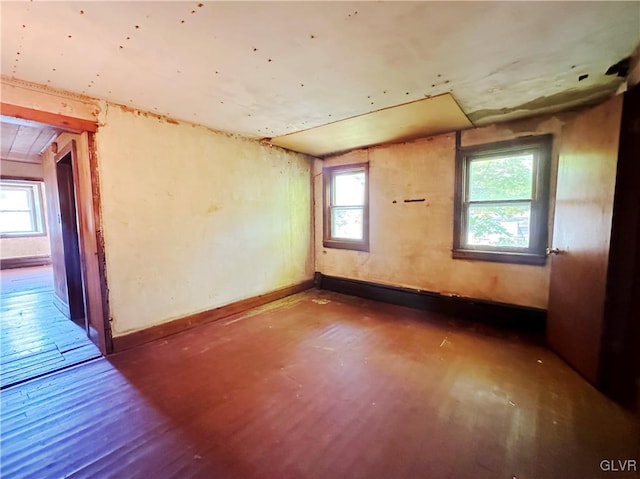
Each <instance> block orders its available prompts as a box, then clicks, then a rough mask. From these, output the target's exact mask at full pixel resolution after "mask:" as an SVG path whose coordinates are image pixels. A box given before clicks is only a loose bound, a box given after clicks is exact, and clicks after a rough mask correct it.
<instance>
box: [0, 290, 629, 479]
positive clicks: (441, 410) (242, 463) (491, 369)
mask: <svg viewBox="0 0 640 479" xmlns="http://www.w3.org/2000/svg"><path fill="white" fill-rule="evenodd" d="M0 401H1V404H0V406H1V408H2V409H1V411H2V417H1V423H0V475H1V476H2V477H3V478H14V477H15V478H31V477H38V478H59V477H78V478H110V477H111V478H143V479H147V478H180V479H182V478H247V479H252V478H327V479H334V478H385V479H386V478H393V479H395V478H435V479H447V478H449V479H453V478H456V479H457V478H474V479H475V478H478V479H482V478H492V479H493V478H507V479H511V478H513V477H516V478H518V479H526V478H529V479H545V478H560V477H562V478H580V479H582V478H599V477H604V478H606V477H613V475H612V474H611V473H610V472H609V473H607V472H604V471H601V469H600V462H601V461H602V460H603V459H622V460H625V459H636V460H638V459H640V457H639V456H640V442H639V441H640V436H639V429H638V426H639V425H638V417H637V416H635V415H633V414H631V413H629V412H627V411H624V410H623V409H621V408H619V407H618V406H617V405H616V404H614V403H612V402H611V401H609V400H608V399H607V398H605V397H604V396H602V395H601V394H600V393H599V392H598V391H596V390H595V389H593V388H592V387H591V386H590V385H589V384H588V383H586V382H585V381H584V380H583V379H582V378H581V377H580V376H579V375H578V374H576V373H575V372H574V371H573V370H571V369H570V368H569V367H567V366H566V365H565V364H564V363H563V362H562V361H561V360H560V359H559V358H558V357H557V356H555V355H554V354H553V353H552V352H550V351H549V350H548V349H546V348H545V347H544V346H543V345H541V344H538V343H536V342H535V341H533V340H529V339H527V338H525V337H520V336H518V335H515V334H510V333H505V332H501V331H497V330H493V329H491V328H488V327H484V326H476V325H473V324H470V323H466V322H463V321H459V320H456V319H455V318H447V317H444V316H439V315H434V314H429V313H425V312H419V311H414V310H411V309H408V308H402V307H398V306H391V305H385V304H379V303H376V302H373V301H368V300H362V299H358V298H352V297H348V296H343V295H339V294H335V293H329V292H326V291H317V290H310V291H307V292H304V293H301V294H298V295H295V296H293V297H290V298H286V299H284V300H281V301H278V302H275V303H273V304H270V305H266V306H263V307H261V308H256V310H253V311H250V312H248V313H245V314H240V315H236V316H234V317H232V318H228V319H225V320H221V321H218V322H216V323H211V324H207V325H203V326H200V327H197V328H194V329H192V330H189V331H185V332H183V333H180V334H176V335H174V336H171V337H169V338H167V339H165V340H161V341H156V342H153V343H148V344H145V345H143V346H140V347H138V348H135V349H131V350H128V351H125V352H122V353H119V354H117V355H114V356H111V357H109V358H106V359H105V358H101V359H97V360H94V361H90V362H87V363H84V364H82V365H79V366H75V367H72V368H69V369H65V370H64V371H60V372H58V373H54V374H51V375H48V376H45V377H41V378H38V379H35V380H32V381H28V382H25V383H22V384H19V385H17V386H13V387H10V388H7V389H4V390H3V391H2V392H1V394H0ZM615 477H616V478H618V477H619V478H625V477H636V475H635V473H627V472H617V473H616V474H615Z"/></svg>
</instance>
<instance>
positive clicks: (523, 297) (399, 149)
mask: <svg viewBox="0 0 640 479" xmlns="http://www.w3.org/2000/svg"><path fill="white" fill-rule="evenodd" d="M572 116H574V115H572V114H570V113H569V114H565V115H560V116H558V117H557V116H544V117H540V118H533V119H527V120H520V121H517V122H512V123H506V124H500V125H491V126H488V127H483V128H476V129H472V130H465V131H464V132H462V144H463V146H468V145H471V144H481V143H491V142H495V141H501V140H505V139H512V138H514V137H518V136H527V135H533V134H543V133H553V134H554V135H555V136H556V137H558V136H559V135H560V132H561V130H562V126H563V124H564V122H565V121H569V120H570V119H571V118H572ZM553 157H554V163H555V161H556V159H557V144H556V145H555V146H554V152H553ZM367 159H368V161H369V162H370V165H369V172H370V193H369V194H370V218H371V219H370V228H371V230H370V252H369V253H365V252H356V251H348V250H337V249H330V248H324V247H323V245H322V242H316V269H317V270H318V271H319V272H321V273H323V274H327V275H330V276H339V277H345V278H353V279H359V280H364V281H372V282H376V283H381V284H388V285H393V286H401V287H409V288H415V289H420V290H425V291H433V292H439V293H442V294H445V295H452V296H462V297H471V298H479V299H487V300H492V301H498V302H505V303H512V304H518V305H523V306H532V307H538V308H545V307H546V305H547V298H548V286H549V266H544V267H540V266H528V265H516V264H504V263H491V262H486V261H469V260H458V259H456V260H454V259H452V257H451V248H452V245H453V198H454V176H455V137H454V135H453V134H445V135H439V136H435V137H430V138H425V139H422V140H418V141H413V142H408V143H404V144H398V145H389V146H381V147H376V148H371V149H368V150H366V149H365V150H358V151H354V152H351V153H347V154H344V155H340V156H336V157H331V158H327V159H325V160H324V161H321V160H317V161H316V162H315V165H314V173H315V175H316V176H315V203H316V206H315V215H316V220H315V225H316V232H315V235H316V238H322V214H323V212H322V193H321V192H322V175H321V172H322V167H323V166H330V165H331V166H333V165H339V164H347V163H360V162H363V161H367ZM554 171H555V170H554ZM552 176H553V177H554V175H553V174H552ZM551 188H552V191H555V177H554V179H553V180H552V185H551ZM421 198H425V201H424V202H415V203H414V202H410V203H408V204H407V203H404V200H405V199H409V200H411V199H421ZM551 214H553V209H552V211H551ZM550 221H551V220H550Z"/></svg>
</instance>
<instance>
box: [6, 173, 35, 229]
mask: <svg viewBox="0 0 640 479" xmlns="http://www.w3.org/2000/svg"><path fill="white" fill-rule="evenodd" d="M41 184H42V182H40V181H24V180H1V181H0V235H1V236H3V237H20V236H38V235H43V234H45V229H44V217H43V213H42V188H41Z"/></svg>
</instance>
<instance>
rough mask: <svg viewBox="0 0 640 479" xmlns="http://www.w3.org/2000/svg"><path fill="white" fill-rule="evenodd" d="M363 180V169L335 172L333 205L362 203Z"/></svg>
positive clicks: (356, 204)
mask: <svg viewBox="0 0 640 479" xmlns="http://www.w3.org/2000/svg"><path fill="white" fill-rule="evenodd" d="M364 182H365V178H364V171H358V172H350V173H336V175H335V176H334V183H333V186H334V193H333V195H334V196H333V204H334V205H335V206H359V205H363V204H364Z"/></svg>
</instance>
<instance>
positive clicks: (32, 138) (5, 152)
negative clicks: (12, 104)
mask: <svg viewBox="0 0 640 479" xmlns="http://www.w3.org/2000/svg"><path fill="white" fill-rule="evenodd" d="M1 120H2V124H1V125H0V127H1V129H2V163H1V165H0V166H1V168H0V174H1V176H2V180H1V181H2V183H1V184H0V209H1V211H0V232H1V235H0V254H1V265H0V266H1V271H0V368H1V370H2V375H1V376H0V388H2V389H4V388H6V387H9V386H11V385H15V384H19V383H21V382H24V381H26V380H29V379H32V378H35V377H39V376H42V375H44V374H48V373H51V372H53V371H57V370H60V369H64V368H66V367H69V366H73V365H76V364H79V363H82V362H85V361H88V360H91V359H93V358H96V357H99V356H100V355H101V351H100V349H99V348H98V347H97V346H96V345H95V344H94V343H93V342H92V341H91V340H90V338H89V331H90V327H89V320H88V315H87V313H86V311H87V307H86V295H85V293H84V291H85V283H84V275H83V271H82V270H83V267H82V255H81V238H80V228H79V225H80V221H79V208H78V206H79V204H78V197H77V194H76V183H77V178H78V175H77V172H76V171H74V166H75V165H77V159H76V144H75V142H73V141H70V142H68V144H67V145H65V147H64V148H63V149H62V150H60V152H59V153H58V154H55V153H53V151H54V150H55V149H56V145H55V144H53V142H54V141H55V140H57V138H58V137H59V136H60V135H61V134H66V135H68V134H67V133H63V132H62V130H60V129H58V128H55V127H52V126H50V125H46V124H42V123H38V122H34V121H28V120H23V119H17V118H12V117H6V116H2V119H1ZM44 153H48V155H49V156H48V157H46V156H45V154H44ZM45 158H46V159H48V160H50V161H49V163H50V164H49V165H45V164H44V161H43V160H44V159H45ZM45 166H48V168H45ZM45 179H46V180H47V181H46V182H45ZM45 183H46V185H45ZM56 273H57V274H56Z"/></svg>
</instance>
